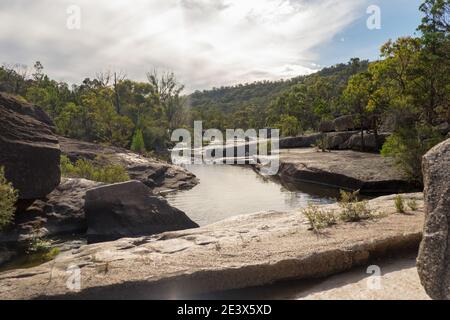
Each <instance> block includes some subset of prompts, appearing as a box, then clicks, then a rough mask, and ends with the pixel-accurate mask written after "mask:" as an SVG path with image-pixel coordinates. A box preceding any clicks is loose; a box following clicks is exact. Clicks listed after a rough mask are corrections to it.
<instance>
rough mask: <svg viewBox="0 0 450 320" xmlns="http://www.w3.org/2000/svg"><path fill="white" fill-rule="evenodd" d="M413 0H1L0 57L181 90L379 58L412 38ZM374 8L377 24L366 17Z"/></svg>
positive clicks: (78, 75) (73, 76) (66, 73)
mask: <svg viewBox="0 0 450 320" xmlns="http://www.w3.org/2000/svg"><path fill="white" fill-rule="evenodd" d="M421 2H422V1H421V0H132V1H130V0H96V1H92V0H59V1H54V0H33V1H30V0H1V1H0V63H6V64H15V63H20V64H24V65H28V66H32V65H33V63H34V61H37V60H39V61H41V63H42V64H43V65H44V67H45V71H46V73H47V74H48V75H49V76H50V77H52V78H54V79H56V80H58V81H66V82H69V83H80V82H81V81H82V80H83V79H84V78H87V77H91V78H93V77H95V75H96V74H97V73H99V72H102V71H106V70H112V71H118V72H122V73H124V74H126V75H127V77H128V78H130V79H133V80H138V81H144V80H145V79H146V78H145V75H146V72H148V71H152V70H154V69H155V68H156V69H157V70H159V71H160V72H162V71H172V72H174V73H175V74H176V76H177V78H178V80H179V81H180V82H181V83H183V84H184V85H185V87H186V91H187V92H192V91H194V90H203V89H208V88H212V87H220V86H227V85H234V84H238V83H246V82H253V81H260V80H278V79H288V78H292V77H294V76H298V75H303V74H309V73H312V72H315V71H317V70H319V69H321V68H323V67H325V66H330V65H333V64H336V63H340V62H346V61H348V60H349V59H350V58H352V57H360V58H362V59H370V60H374V59H377V57H378V53H379V48H380V46H381V45H382V44H383V43H384V42H386V41H387V40H388V39H390V38H392V39H395V38H397V37H399V36H405V35H413V34H414V32H415V29H416V27H417V26H418V24H419V23H420V14H419V11H418V7H419V5H420V3H421ZM374 5H375V6H378V8H379V9H380V18H381V19H380V21H381V24H380V29H369V28H368V27H367V20H368V19H369V18H370V17H371V15H372V14H373V11H371V12H369V13H368V12H367V9H368V7H369V6H374Z"/></svg>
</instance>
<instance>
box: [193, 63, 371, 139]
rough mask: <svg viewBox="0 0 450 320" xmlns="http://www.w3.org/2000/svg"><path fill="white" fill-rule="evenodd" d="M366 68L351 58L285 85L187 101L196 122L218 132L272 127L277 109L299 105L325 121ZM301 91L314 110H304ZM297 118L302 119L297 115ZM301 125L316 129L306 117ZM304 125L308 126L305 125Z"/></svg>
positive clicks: (218, 91) (228, 90)
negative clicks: (299, 91)
mask: <svg viewBox="0 0 450 320" xmlns="http://www.w3.org/2000/svg"><path fill="white" fill-rule="evenodd" d="M367 68H368V61H360V60H359V59H357V58H355V59H352V60H351V61H350V62H348V63H341V64H338V65H335V66H332V67H328V68H324V69H322V70H320V71H318V72H316V73H314V74H311V75H307V76H299V77H295V78H293V79H290V80H286V81H263V82H254V83H251V84H243V85H237V86H232V87H221V88H214V89H212V90H205V91H202V92H200V91H197V92H194V93H193V94H191V95H190V96H189V99H188V101H189V106H190V108H191V110H192V113H193V115H194V117H195V118H196V119H203V120H204V121H205V123H206V126H208V127H214V128H219V129H225V128H235V127H239V128H244V129H247V128H255V127H256V128H263V127H266V126H274V125H275V123H277V122H278V121H279V120H280V119H279V117H277V116H276V114H277V113H279V112H280V111H282V110H280V108H283V107H286V108H290V107H292V104H296V105H299V106H300V105H301V108H302V109H303V110H304V111H305V113H310V112H311V109H314V108H315V109H317V111H318V112H319V114H320V113H323V115H324V117H327V116H331V115H329V113H330V111H331V110H333V111H334V113H335V114H339V106H340V105H339V98H340V96H341V95H342V92H343V90H344V89H345V87H346V85H347V82H348V80H349V78H350V77H351V76H352V75H354V74H356V73H358V72H362V71H366V70H367ZM304 89H305V90H306V91H308V93H307V94H308V95H309V96H310V98H311V103H313V104H314V106H308V105H307V104H306V103H305V102H306V101H303V102H302V101H300V100H298V99H299V97H298V96H296V92H297V91H298V90H304ZM282 105H283V106H282ZM319 109H320V111H319ZM282 113H283V112H281V114H282ZM297 116H298V117H302V118H304V117H303V116H302V115H301V114H300V113H298V114H297ZM316 118H317V117H316ZM311 121H312V122H311ZM303 122H305V125H304V127H305V128H306V129H312V128H314V127H315V126H316V125H317V121H316V119H311V118H309V117H308V118H304V121H303ZM306 122H308V123H309V125H306ZM300 131H301V130H300ZM300 131H299V132H300ZM299 132H297V133H299Z"/></svg>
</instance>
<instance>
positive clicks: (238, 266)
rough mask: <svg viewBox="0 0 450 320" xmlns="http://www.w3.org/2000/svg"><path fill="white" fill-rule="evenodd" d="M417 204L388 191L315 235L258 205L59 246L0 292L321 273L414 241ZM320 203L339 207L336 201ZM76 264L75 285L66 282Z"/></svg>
mask: <svg viewBox="0 0 450 320" xmlns="http://www.w3.org/2000/svg"><path fill="white" fill-rule="evenodd" d="M404 197H405V199H410V198H414V199H416V201H417V203H418V211H416V212H408V214H397V213H395V205H394V199H395V196H389V197H383V198H378V199H375V200H372V201H370V202H369V206H370V207H371V209H372V210H374V212H380V213H383V214H385V215H386V216H385V217H380V219H375V220H370V221H366V222H364V223H342V224H341V223H340V224H338V225H337V226H335V227H332V228H329V229H327V230H325V231H326V232H325V234H323V235H317V234H314V233H313V232H311V231H308V228H309V226H308V223H307V221H306V218H305V217H304V216H303V215H302V214H301V212H299V211H293V212H274V211H272V212H263V213H257V214H250V215H244V216H239V217H233V218H231V219H228V220H225V221H222V222H218V223H216V224H213V225H209V226H205V227H201V228H197V229H189V230H184V231H175V232H167V233H164V234H158V235H155V236H151V237H142V238H126V239H121V240H117V241H114V242H106V243H99V244H92V245H88V246H83V247H81V248H80V249H78V250H73V251H71V252H65V253H62V254H61V255H60V256H58V257H57V258H56V260H54V261H51V262H49V263H46V264H44V265H41V266H39V267H35V268H31V269H23V270H12V271H8V272H3V273H0V299H49V298H59V299H61V298H64V299H70V298H73V299H163V298H168V299H174V298H175V299H176V298H182V297H183V296H185V295H187V296H188V297H189V296H190V295H195V294H201V293H208V292H215V291H222V290H230V289H239V288H246V287H253V286H259V285H266V284H271V283H274V282H276V281H280V280H290V279H307V278H317V277H324V276H329V275H331V274H336V273H339V272H342V271H345V270H349V269H350V268H353V267H355V266H358V265H364V264H366V263H367V262H368V261H369V259H371V258H373V257H377V256H380V255H381V256H382V255H384V254H386V253H387V252H397V250H405V249H407V248H413V249H415V250H417V247H418V245H419V243H420V239H421V230H422V226H423V221H424V220H423V212H422V210H423V200H422V199H423V195H422V194H413V195H404ZM325 209H326V210H339V207H338V206H337V205H331V206H327V207H326V208H325ZM71 266H72V268H73V266H78V267H79V268H80V272H81V288H80V291H78V292H77V291H72V290H71V289H70V288H68V286H67V281H68V279H69V278H70V276H71V274H70V272H69V273H68V268H70V267H71Z"/></svg>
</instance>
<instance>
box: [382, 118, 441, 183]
mask: <svg viewBox="0 0 450 320" xmlns="http://www.w3.org/2000/svg"><path fill="white" fill-rule="evenodd" d="M442 140H443V138H442V136H441V135H440V134H439V132H437V130H436V129H434V128H430V127H428V126H416V127H410V128H402V129H399V130H398V131H397V132H396V133H394V134H393V135H392V136H390V137H389V138H388V139H387V140H386V142H385V144H384V145H383V148H382V150H381V154H382V155H383V156H390V157H392V158H393V159H394V161H395V163H396V165H397V166H398V167H399V169H400V170H402V171H403V172H404V173H405V174H406V176H407V177H408V179H409V180H411V181H413V182H416V183H418V184H422V179H423V177H422V157H423V155H424V154H425V153H427V151H428V150H430V149H431V148H432V147H433V146H435V145H436V144H438V143H439V142H440V141H442Z"/></svg>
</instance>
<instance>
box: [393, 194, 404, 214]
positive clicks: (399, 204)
mask: <svg viewBox="0 0 450 320" xmlns="http://www.w3.org/2000/svg"><path fill="white" fill-rule="evenodd" d="M394 201H395V209H396V210H397V212H398V213H405V201H404V200H403V197H402V196H401V195H399V194H398V195H397V196H396V197H395V200H394Z"/></svg>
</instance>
